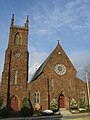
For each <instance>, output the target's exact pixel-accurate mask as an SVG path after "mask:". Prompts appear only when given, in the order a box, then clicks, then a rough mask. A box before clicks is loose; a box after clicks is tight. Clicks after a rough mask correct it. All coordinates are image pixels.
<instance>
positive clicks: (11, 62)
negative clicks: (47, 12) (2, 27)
mask: <svg viewBox="0 0 90 120" xmlns="http://www.w3.org/2000/svg"><path fill="white" fill-rule="evenodd" d="M28 22H29V21H28V16H27V18H26V21H25V25H24V26H16V25H14V15H12V19H11V25H10V34H9V42H8V47H7V49H6V51H5V62H4V69H3V72H2V81H1V93H2V96H3V99H4V104H6V105H7V107H8V108H10V110H13V111H19V110H20V108H21V104H22V100H23V98H24V97H28V98H29V100H30V101H31V104H32V106H33V108H34V109H36V107H37V105H39V107H40V108H42V110H45V109H50V102H51V101H52V100H53V99H56V101H57V103H58V108H67V109H69V107H70V101H71V100H72V99H75V101H76V102H77V104H78V107H79V102H80V98H81V97H82V98H83V99H85V101H86V104H88V95H87V84H86V83H85V82H84V81H82V80H80V79H79V78H77V77H76V74H77V71H76V69H75V67H74V66H73V64H72V63H71V61H70V59H69V58H68V56H67V55H66V53H65V51H64V50H63V48H62V46H61V45H60V42H59V41H58V44H57V46H56V48H55V49H54V50H53V51H52V53H51V54H50V55H49V56H48V57H47V58H46V60H45V61H44V62H43V63H42V65H41V66H40V67H39V68H38V69H37V71H36V72H35V74H34V76H33V77H32V79H31V81H30V83H28V64H29V62H28V59H29V52H28V31H29V27H28ZM31 59H32V58H31ZM29 69H30V68H29Z"/></svg>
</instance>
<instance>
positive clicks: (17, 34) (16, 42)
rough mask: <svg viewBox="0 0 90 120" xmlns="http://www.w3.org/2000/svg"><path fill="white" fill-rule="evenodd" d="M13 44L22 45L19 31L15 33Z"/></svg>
mask: <svg viewBox="0 0 90 120" xmlns="http://www.w3.org/2000/svg"><path fill="white" fill-rule="evenodd" d="M14 44H15V45H22V37H21V35H20V33H16V34H15V38H14Z"/></svg>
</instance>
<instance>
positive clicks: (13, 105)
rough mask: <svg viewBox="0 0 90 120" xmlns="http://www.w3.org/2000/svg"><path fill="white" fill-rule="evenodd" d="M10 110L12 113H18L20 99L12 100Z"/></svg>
mask: <svg viewBox="0 0 90 120" xmlns="http://www.w3.org/2000/svg"><path fill="white" fill-rule="evenodd" d="M10 109H11V110H12V111H18V99H17V97H13V98H12V99H11V103H10Z"/></svg>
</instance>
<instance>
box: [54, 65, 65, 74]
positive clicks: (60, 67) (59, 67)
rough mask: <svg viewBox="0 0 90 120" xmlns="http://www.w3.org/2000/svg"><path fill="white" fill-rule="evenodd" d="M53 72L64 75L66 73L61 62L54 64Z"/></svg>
mask: <svg viewBox="0 0 90 120" xmlns="http://www.w3.org/2000/svg"><path fill="white" fill-rule="evenodd" d="M55 72H56V73H57V74H58V75H64V74H65V73H66V67H65V66H64V65H63V64H56V65H55Z"/></svg>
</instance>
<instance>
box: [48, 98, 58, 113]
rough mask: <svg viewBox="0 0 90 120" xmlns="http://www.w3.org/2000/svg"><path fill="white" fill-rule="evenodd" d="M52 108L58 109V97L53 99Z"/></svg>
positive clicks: (53, 109)
mask: <svg viewBox="0 0 90 120" xmlns="http://www.w3.org/2000/svg"><path fill="white" fill-rule="evenodd" d="M50 110H52V111H53V112H55V111H57V110H58V103H57V101H56V99H53V100H52V101H51V103H50Z"/></svg>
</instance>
